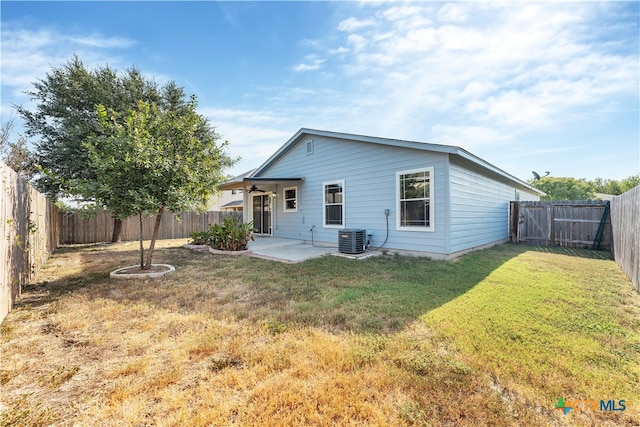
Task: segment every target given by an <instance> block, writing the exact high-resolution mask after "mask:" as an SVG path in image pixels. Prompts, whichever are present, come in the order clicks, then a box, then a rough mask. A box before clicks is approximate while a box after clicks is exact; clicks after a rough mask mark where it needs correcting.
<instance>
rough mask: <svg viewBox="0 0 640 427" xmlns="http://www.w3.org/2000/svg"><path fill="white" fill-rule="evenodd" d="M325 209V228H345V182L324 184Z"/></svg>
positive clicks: (323, 215) (323, 218) (323, 213)
mask: <svg viewBox="0 0 640 427" xmlns="http://www.w3.org/2000/svg"><path fill="white" fill-rule="evenodd" d="M322 189H323V201H324V209H323V211H322V223H323V224H324V227H325V228H343V227H344V181H334V182H325V183H323V184H322Z"/></svg>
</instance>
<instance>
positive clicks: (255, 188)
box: [249, 184, 265, 193]
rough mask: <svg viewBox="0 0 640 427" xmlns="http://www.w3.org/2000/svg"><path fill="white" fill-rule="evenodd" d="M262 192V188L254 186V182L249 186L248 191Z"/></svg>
mask: <svg viewBox="0 0 640 427" xmlns="http://www.w3.org/2000/svg"><path fill="white" fill-rule="evenodd" d="M264 192H265V191H264V190H260V189H259V188H258V187H256V186H255V184H254V185H252V186H251V187H250V188H249V193H264Z"/></svg>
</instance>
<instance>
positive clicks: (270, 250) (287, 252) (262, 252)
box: [247, 236, 382, 263]
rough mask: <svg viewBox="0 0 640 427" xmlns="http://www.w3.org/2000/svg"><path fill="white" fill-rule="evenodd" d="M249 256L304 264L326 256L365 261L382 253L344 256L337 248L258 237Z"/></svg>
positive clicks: (299, 241) (373, 252)
mask: <svg viewBox="0 0 640 427" xmlns="http://www.w3.org/2000/svg"><path fill="white" fill-rule="evenodd" d="M248 249H249V253H248V254H247V255H249V256H254V257H258V258H263V259H269V260H273V261H280V262H286V263H297V262H302V261H305V260H308V259H311V258H319V257H321V256H324V255H334V256H341V257H345V258H350V259H365V258H369V257H372V256H377V255H382V252H380V251H371V252H365V253H362V254H343V253H340V252H339V251H338V248H337V247H335V246H313V245H311V244H309V243H305V242H304V241H303V240H296V239H283V238H279V237H262V236H256V237H255V240H254V241H251V242H249V245H248Z"/></svg>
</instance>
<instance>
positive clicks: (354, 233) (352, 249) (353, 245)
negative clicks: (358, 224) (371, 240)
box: [338, 230, 367, 254]
mask: <svg viewBox="0 0 640 427" xmlns="http://www.w3.org/2000/svg"><path fill="white" fill-rule="evenodd" d="M366 237H367V231H366V230H339V231H338V251H340V252H341V253H343V254H361V253H362V252H364V249H365V245H366Z"/></svg>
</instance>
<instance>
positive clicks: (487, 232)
mask: <svg viewBox="0 0 640 427" xmlns="http://www.w3.org/2000/svg"><path fill="white" fill-rule="evenodd" d="M449 173H450V182H451V183H450V186H451V194H450V200H451V205H450V206H451V214H450V218H451V219H450V227H451V230H450V239H451V240H450V248H449V251H450V253H455V252H459V251H463V250H467V249H470V248H474V247H478V246H482V245H486V244H490V243H495V242H499V241H506V239H507V238H508V237H509V202H510V201H512V200H516V197H517V196H516V192H518V193H519V196H518V197H519V198H520V199H521V200H537V199H538V197H537V195H535V193H533V192H531V191H530V190H527V189H526V188H524V187H519V188H518V187H516V186H515V184H514V183H512V182H508V181H506V180H504V179H500V177H497V176H487V175H486V174H484V173H482V171H481V170H479V169H478V168H477V167H475V166H474V165H472V164H469V163H467V162H464V161H462V160H457V159H452V161H451V164H450V167H449Z"/></svg>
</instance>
